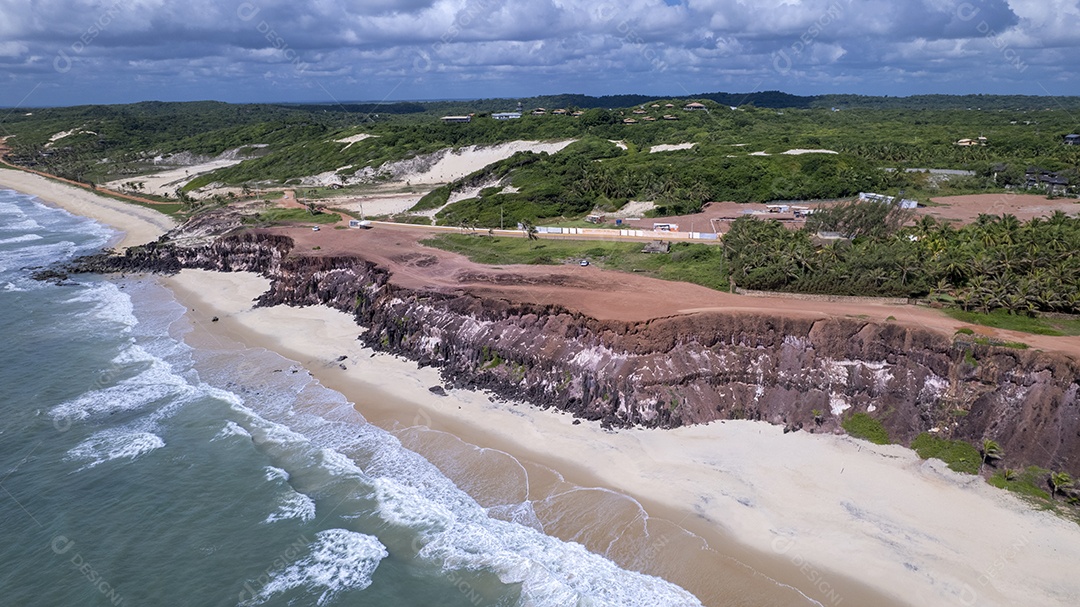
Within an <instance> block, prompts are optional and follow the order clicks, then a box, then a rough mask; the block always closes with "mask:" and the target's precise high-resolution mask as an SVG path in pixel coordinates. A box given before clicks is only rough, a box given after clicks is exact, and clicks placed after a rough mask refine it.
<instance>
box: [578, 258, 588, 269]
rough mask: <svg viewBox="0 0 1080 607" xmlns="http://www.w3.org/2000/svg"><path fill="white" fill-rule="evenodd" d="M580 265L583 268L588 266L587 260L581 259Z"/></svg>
mask: <svg viewBox="0 0 1080 607" xmlns="http://www.w3.org/2000/svg"><path fill="white" fill-rule="evenodd" d="M580 265H581V267H583V268H584V267H585V266H587V265H589V260H588V259H582V260H581V264H580Z"/></svg>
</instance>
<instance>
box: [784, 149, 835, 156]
mask: <svg viewBox="0 0 1080 607" xmlns="http://www.w3.org/2000/svg"><path fill="white" fill-rule="evenodd" d="M836 153H837V152H834V151H832V150H804V149H800V148H796V149H794V150H788V151H786V152H781V154H787V155H789V156H799V155H800V154H836Z"/></svg>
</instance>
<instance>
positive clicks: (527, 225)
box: [521, 219, 537, 240]
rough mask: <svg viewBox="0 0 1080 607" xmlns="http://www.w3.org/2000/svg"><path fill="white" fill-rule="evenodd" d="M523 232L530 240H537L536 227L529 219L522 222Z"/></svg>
mask: <svg viewBox="0 0 1080 607" xmlns="http://www.w3.org/2000/svg"><path fill="white" fill-rule="evenodd" d="M521 231H522V232H524V233H525V237H526V238H528V239H529V240H536V239H537V236H536V226H534V225H533V222H531V221H529V220H528V219H522V220H521Z"/></svg>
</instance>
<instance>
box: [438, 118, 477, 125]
mask: <svg viewBox="0 0 1080 607" xmlns="http://www.w3.org/2000/svg"><path fill="white" fill-rule="evenodd" d="M442 121H443V123H444V124H452V123H456V122H472V116H443V117H442Z"/></svg>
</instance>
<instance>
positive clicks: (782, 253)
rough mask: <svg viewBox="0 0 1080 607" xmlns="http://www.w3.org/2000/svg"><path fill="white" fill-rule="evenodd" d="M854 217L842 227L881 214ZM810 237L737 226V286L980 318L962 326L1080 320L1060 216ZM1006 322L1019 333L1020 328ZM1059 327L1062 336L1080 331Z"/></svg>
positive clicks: (1070, 241) (1079, 235) (1071, 221)
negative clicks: (1044, 316) (907, 301)
mask: <svg viewBox="0 0 1080 607" xmlns="http://www.w3.org/2000/svg"><path fill="white" fill-rule="evenodd" d="M851 209H855V210H856V211H858V210H859V209H862V210H863V211H864V212H865V217H859V216H858V215H857V213H856V217H855V218H854V219H846V221H847V223H845V224H844V225H849V226H852V225H855V226H858V225H866V224H865V223H860V222H863V220H864V219H867V218H880V216H881V215H880V209H879V208H878V205H876V204H874V203H867V204H858V205H851V206H850V207H847V209H846V210H845V213H847V214H851V213H852V211H851ZM852 222H854V223H852ZM879 223H882V225H888V224H889V221H887V220H886V221H884V222H879ZM819 225H820V224H819ZM853 229H855V228H853ZM858 229H859V230H860V234H863V232H862V231H861V228H858ZM811 230H812V228H809V227H808V229H803V230H799V231H791V230H788V229H786V228H784V227H783V226H782V225H780V224H779V223H778V222H775V221H760V220H757V219H754V218H750V217H745V218H740V219H737V220H736V221H734V222H733V224H732V228H731V231H730V232H729V233H728V234H726V235H725V237H724V249H725V252H726V256H727V260H728V263H729V267H730V268H731V272H732V278H733V279H734V280H735V282H736V284H738V285H739V286H740V287H744V288H749V289H763V290H773V291H791V292H800V293H825V294H834V295H876V296H892V297H927V296H933V297H934V298H936V299H939V300H940V301H944V302H947V303H951V304H952V305H956V306H959V307H960V308H961V309H963V310H965V311H975V312H980V313H982V314H983V316H981V317H974V316H973V317H966V318H961V320H966V319H967V318H971V321H975V320H984V321H986V320H990V319H994V320H998V321H1003V319H1004V318H1005V316H1002V315H1001V313H999V314H998V315H997V316H993V317H992V316H989V313H990V312H991V311H995V310H1001V311H1002V312H1004V313H1008V314H1012V315H1013V316H1015V317H1019V316H1022V315H1027V316H1034V315H1035V314H1036V313H1038V312H1066V313H1080V256H1077V255H1075V254H1074V252H1075V251H1077V250H1080V218H1076V217H1069V216H1067V215H1065V214H1064V213H1061V212H1057V213H1055V214H1054V215H1052V216H1051V217H1049V218H1046V219H1041V218H1036V219H1033V220H1031V221H1028V222H1026V223H1022V222H1020V221H1018V220H1017V219H1016V218H1015V217H1013V216H1012V215H1002V216H1000V217H997V216H992V215H981V216H979V219H978V221H976V222H975V223H973V224H971V225H967V226H964V227H962V228H959V229H956V228H953V227H952V226H951V225H949V224H944V223H938V222H937V221H935V220H934V219H933V218H931V217H923V218H922V219H921V220H919V222H918V223H917V224H915V225H914V226H910V227H899V226H898V225H896V224H895V223H894V224H893V225H892V227H891V228H889V229H883V230H880V231H877V232H872V233H865V235H860V236H856V237H855V238H854V239H853V240H839V241H836V242H832V243H828V244H825V243H819V242H816V241H815V238H814V236H813V234H812V233H811ZM958 318H960V317H958ZM1001 324H1005V323H1003V322H1002V323H1001ZM1008 324H1009V326H1010V328H1012V327H1016V326H1019V321H1015V320H1014V321H1010V323H1008ZM1028 324H1029V325H1030V324H1031V323H1028ZM1062 324H1063V326H1065V327H1066V330H1064V331H1062V333H1066V332H1068V331H1072V330H1075V327H1076V326H1077V324H1080V323H1076V324H1074V323H1070V322H1065V323H1062ZM995 326H996V325H995ZM996 345H1009V346H1011V347H1026V346H1024V345H1023V344H1018V343H1014V344H996Z"/></svg>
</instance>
